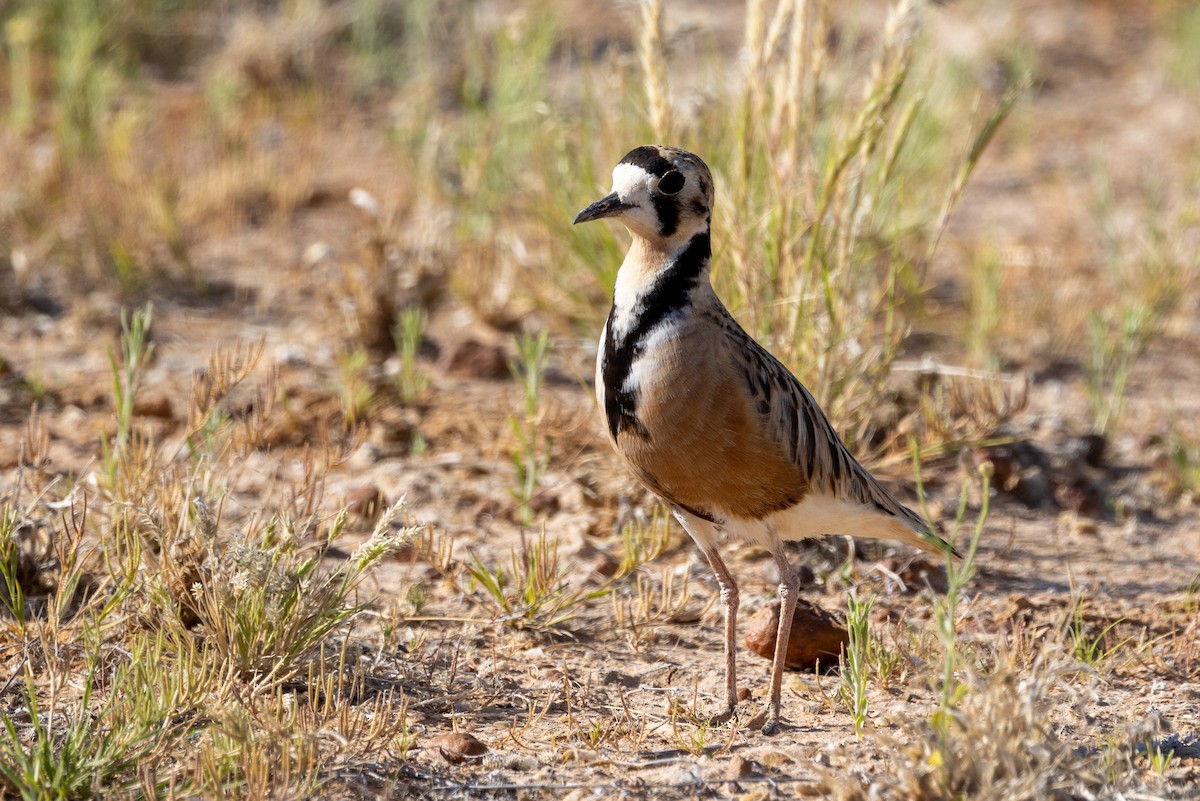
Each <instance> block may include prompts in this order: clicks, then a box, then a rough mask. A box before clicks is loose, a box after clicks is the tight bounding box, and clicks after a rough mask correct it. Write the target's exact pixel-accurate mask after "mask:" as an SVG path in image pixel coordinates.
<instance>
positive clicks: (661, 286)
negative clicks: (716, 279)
mask: <svg viewBox="0 0 1200 801" xmlns="http://www.w3.org/2000/svg"><path fill="white" fill-rule="evenodd" d="M711 256H712V243H711V241H710V239H709V236H708V231H703V232H701V233H699V234H696V235H695V236H694V237H692V239H691V241H690V242H689V243H688V246H687V248H685V249H684V251H683V252H682V253H680V254H679V258H677V259H676V260H675V261H674V262H673V263H671V264H670V265H669V266H668V267H667V268H666V269H665V270H664V271H663V274H662V275H661V276H660V277H659V279H658V280H657V281H655V282H654V286H653V287H651V289H650V291H649V292H647V293H646V294H645V295H644V296H643V297H642V298H641V300H640V301H639V302H638V306H637V308H636V309H634V311H633V312H632V313H633V314H635V315H636V319H635V320H634V324H633V328H632V330H630V332H629V333H628V334H627V335H626V336H625V337H624V338H623V339H621V340H620V341H618V340H617V338H616V336H615V335H614V334H613V322H614V321H613V314H612V313H610V314H609V316H608V328H607V335H606V336H605V340H604V364H603V366H602V368H601V372H602V375H603V377H604V414H605V417H607V418H608V430H609V432H610V433H611V434H612V436H613V438H614V439H615V438H616V436H617V434H618V433H620V432H621V431H623V430H626V429H630V430H632V431H633V432H634V433H636V434H638V435H639V436H641V437H644V438H646V439H649V436H650V435H649V432H648V431H646V427H645V426H644V425H643V424H642V422H641V420H639V419H638V416H637V393H635V392H628V391H626V390H625V381H626V379H628V378H629V373H630V371H632V370H633V363H634V361H635V360H636V359H637V357H638V356H639V355H641V353H642V352H643V351H644V350H645V340H646V338H647V336H649V334H650V333H651V332H652V331H653V330H654V329H655V328H657V327H658V326H659V325H660V324H661V323H662V322H663V320H665V319H667V317H669V316H670V315H671V314H673V313H674V312H676V311H678V310H679V309H682V308H683V307H684V306H685V305H686V304H687V302H688V295H689V294H690V293H691V291H692V289H693V288H694V287H695V286H696V282H697V281H699V280H700V276H701V274H702V273H703V271H704V267H705V265H706V264H707V263H708V260H709V258H710V257H711ZM615 311H616V306H614V307H613V312H615Z"/></svg>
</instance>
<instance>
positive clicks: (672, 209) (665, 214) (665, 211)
mask: <svg viewBox="0 0 1200 801" xmlns="http://www.w3.org/2000/svg"><path fill="white" fill-rule="evenodd" d="M652 197H653V198H654V213H655V214H657V215H658V233H659V234H660V235H661V236H673V235H674V234H675V231H676V230H678V229H679V203H678V202H676V200H675V198H674V197H668V196H666V195H658V194H655V195H653V196H652Z"/></svg>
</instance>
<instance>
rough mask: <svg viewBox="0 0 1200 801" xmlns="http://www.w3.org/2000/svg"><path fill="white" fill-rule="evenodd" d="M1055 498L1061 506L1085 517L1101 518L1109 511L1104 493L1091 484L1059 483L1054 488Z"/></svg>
mask: <svg viewBox="0 0 1200 801" xmlns="http://www.w3.org/2000/svg"><path fill="white" fill-rule="evenodd" d="M1054 500H1055V502H1057V503H1058V505H1059V506H1060V507H1061V508H1063V509H1065V510H1067V511H1069V512H1077V513H1079V514H1081V515H1083V516H1085V517H1092V518H1097V519H1100V518H1103V517H1104V516H1105V513H1106V512H1107V509H1106V508H1105V503H1104V495H1103V494H1102V493H1101V492H1100V491H1099V490H1097V489H1096V488H1095V487H1094V486H1092V485H1090V484H1089V485H1079V484H1059V485H1058V486H1057V487H1055V488H1054Z"/></svg>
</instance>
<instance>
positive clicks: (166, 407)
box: [133, 392, 175, 420]
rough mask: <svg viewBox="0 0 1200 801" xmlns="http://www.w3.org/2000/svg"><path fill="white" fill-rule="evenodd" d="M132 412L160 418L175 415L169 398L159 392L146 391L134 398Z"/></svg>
mask: <svg viewBox="0 0 1200 801" xmlns="http://www.w3.org/2000/svg"><path fill="white" fill-rule="evenodd" d="M133 413H134V414H136V415H137V416H139V417H157V418H159V419H162V420H171V419H173V418H174V417H175V413H174V411H172V409H171V399H170V398H168V397H167V396H166V395H164V394H162V393H160V392H146V393H143V394H140V395H138V396H137V397H136V398H134V401H133Z"/></svg>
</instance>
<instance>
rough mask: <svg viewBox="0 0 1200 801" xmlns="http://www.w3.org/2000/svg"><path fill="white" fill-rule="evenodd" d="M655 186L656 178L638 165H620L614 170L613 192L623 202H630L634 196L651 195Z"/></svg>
mask: <svg viewBox="0 0 1200 801" xmlns="http://www.w3.org/2000/svg"><path fill="white" fill-rule="evenodd" d="M653 186H654V176H653V175H651V174H650V173H648V172H646V171H645V170H644V169H642V168H641V167H639V166H637V165H636V164H618V165H617V166H616V167H615V168H613V187H612V188H613V191H614V192H616V193H617V194H618V195H619V196H620V198H621V200H624V201H626V202H629V201H630V200H633V199H635V197H634V196H638V197H641V196H644V195H648V194H650V190H651V189H652V188H653Z"/></svg>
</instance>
